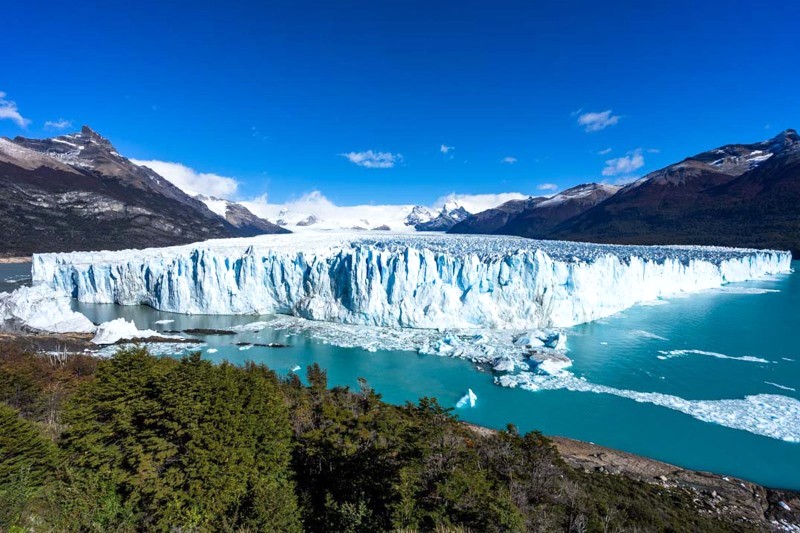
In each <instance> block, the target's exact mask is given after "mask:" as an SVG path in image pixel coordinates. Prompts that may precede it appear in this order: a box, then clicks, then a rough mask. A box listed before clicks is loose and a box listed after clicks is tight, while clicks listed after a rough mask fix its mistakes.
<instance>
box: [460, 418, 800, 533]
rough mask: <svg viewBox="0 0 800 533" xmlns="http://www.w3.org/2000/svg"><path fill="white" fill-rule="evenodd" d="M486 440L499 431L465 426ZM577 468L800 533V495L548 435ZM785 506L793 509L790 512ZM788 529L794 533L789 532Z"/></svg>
mask: <svg viewBox="0 0 800 533" xmlns="http://www.w3.org/2000/svg"><path fill="white" fill-rule="evenodd" d="M462 424H464V426H465V427H467V428H468V429H469V430H470V431H473V432H475V433H476V434H478V435H481V436H488V435H492V434H494V433H497V430H495V429H491V428H487V427H484V426H479V425H476V424H472V423H470V422H463V421H462ZM545 437H547V438H548V439H549V440H550V441H551V442H552V444H553V446H554V447H555V449H556V450H557V451H558V453H559V455H560V456H561V458H562V459H563V460H564V461H565V462H566V463H567V464H568V465H570V466H571V467H573V468H575V469H576V470H578V471H582V472H584V473H586V474H591V475H610V476H624V477H626V478H628V479H633V480H636V481H640V482H642V483H647V484H650V485H656V486H659V487H663V488H664V489H667V490H670V491H677V492H682V493H685V494H689V495H690V496H691V497H692V500H693V501H694V503H695V504H696V505H697V507H698V510H699V512H701V513H704V514H708V515H710V516H720V517H726V518H729V519H734V520H738V521H742V522H746V523H749V524H753V525H758V526H761V527H763V528H766V529H767V530H772V531H800V492H798V491H794V490H790V489H776V488H770V487H765V486H763V485H759V484H758V483H753V482H751V481H747V480H745V479H740V478H737V477H733V476H726V475H723V474H717V473H713V472H703V471H699V470H690V469H687V468H683V467H680V466H675V465H672V464H669V463H665V462H663V461H659V460H657V459H652V458H650V457H646V456H643V455H636V454H633V453H629V452H625V451H622V450H617V449H614V448H608V447H605V446H601V445H599V444H594V443H592V442H587V441H581V440H575V439H570V438H567V437H560V436H553V435H545ZM784 505H786V506H788V508H789V509H788V510H787V509H786V507H784ZM787 526H788V527H787Z"/></svg>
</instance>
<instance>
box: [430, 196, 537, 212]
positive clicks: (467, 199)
mask: <svg viewBox="0 0 800 533" xmlns="http://www.w3.org/2000/svg"><path fill="white" fill-rule="evenodd" d="M526 198H528V196H527V195H525V194H522V193H519V192H501V193H494V194H459V193H450V194H448V195H445V196H442V197H441V198H439V199H438V200H436V201H435V202H434V203H433V207H434V208H440V207H442V206H443V205H444V204H453V203H456V204H458V205H460V206H461V207H463V208H464V209H466V210H467V211H469V212H470V213H480V212H481V211H486V210H487V209H491V208H492V207H497V206H498V205H500V204H504V203H506V202H508V201H509V200H524V199H526Z"/></svg>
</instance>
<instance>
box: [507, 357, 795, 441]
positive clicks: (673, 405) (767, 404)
mask: <svg viewBox="0 0 800 533" xmlns="http://www.w3.org/2000/svg"><path fill="white" fill-rule="evenodd" d="M495 381H496V382H497V383H498V384H500V385H502V386H504V387H519V388H522V389H525V390H529V391H545V390H559V389H565V390H569V391H574V392H592V393H596V394H610V395H613V396H619V397H622V398H628V399H630V400H633V401H636V402H640V403H649V404H653V405H658V406H661V407H666V408H668V409H673V410H675V411H680V412H682V413H685V414H687V415H690V416H692V417H694V418H696V419H698V420H701V421H703V422H710V423H714V424H719V425H721V426H725V427H729V428H733V429H740V430H743V431H748V432H750V433H754V434H756V435H763V436H766V437H771V438H774V439H780V440H784V441H787V442H800V401H798V400H796V399H795V398H790V397H788V396H780V395H775V394H758V395H753V396H746V397H744V398H743V399H731V400H728V399H723V400H686V399H683V398H680V397H679V396H673V395H670V394H663V393H659V392H638V391H632V390H625V389H618V388H615V387H608V386H605V385H599V384H596V383H591V382H590V381H587V380H585V379H583V378H579V377H576V376H575V375H573V374H572V373H570V372H568V371H561V372H559V373H556V374H554V375H544V374H539V373H534V372H521V373H519V374H516V375H504V376H498V377H496V378H495Z"/></svg>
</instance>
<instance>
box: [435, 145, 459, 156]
mask: <svg viewBox="0 0 800 533" xmlns="http://www.w3.org/2000/svg"><path fill="white" fill-rule="evenodd" d="M455 149H456V147H455V146H447V145H446V144H443V145H442V146H441V147H439V151H440V152H442V153H443V154H446V153H448V152H451V151H453V150H455Z"/></svg>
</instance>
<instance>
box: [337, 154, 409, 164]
mask: <svg viewBox="0 0 800 533" xmlns="http://www.w3.org/2000/svg"><path fill="white" fill-rule="evenodd" d="M339 155H340V156H342V157H346V158H347V159H348V160H349V161H350V162H351V163H355V164H356V165H358V166H360V167H366V168H392V167H393V166H394V165H395V163H401V162H402V161H403V156H402V155H400V154H393V153H391V152H374V151H372V150H367V151H366V152H347V153H346V154H339Z"/></svg>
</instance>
